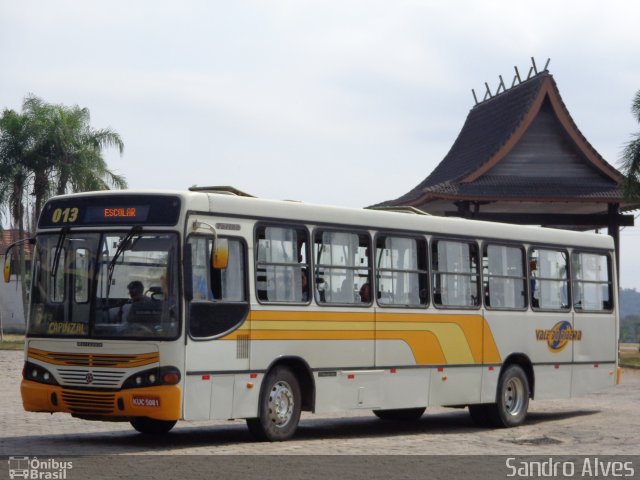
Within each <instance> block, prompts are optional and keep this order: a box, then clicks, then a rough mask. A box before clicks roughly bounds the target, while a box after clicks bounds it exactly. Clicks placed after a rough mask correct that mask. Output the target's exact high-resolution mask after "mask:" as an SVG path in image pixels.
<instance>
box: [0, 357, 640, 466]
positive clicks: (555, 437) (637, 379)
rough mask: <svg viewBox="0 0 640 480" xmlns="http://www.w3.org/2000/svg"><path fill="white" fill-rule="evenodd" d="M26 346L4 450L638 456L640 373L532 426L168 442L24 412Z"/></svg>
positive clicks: (378, 423)
mask: <svg viewBox="0 0 640 480" xmlns="http://www.w3.org/2000/svg"><path fill="white" fill-rule="evenodd" d="M22 358H23V354H22V352H17V351H0V385H1V389H0V455H2V456H4V455H23V456H33V455H39V456H64V455H121V454H145V455H146V454H149V455H186V454H188V455H217V454H221V455H224V454H226V455H229V454H241V455H250V454H260V455H281V454H297V455H362V454H367V455H371V454H375V455H386V454H391V455H396V454H404V455H407V454H408V455H414V454H415V455H433V454H464V455H474V454H475V455H487V454H494V455H611V454H626V455H637V454H640V421H639V420H638V417H639V414H640V370H626V369H625V370H624V372H623V379H622V384H621V385H619V386H618V387H616V388H615V389H611V390H608V391H606V392H602V393H594V394H590V395H587V396H584V397H581V398H577V399H570V400H556V401H533V402H532V403H531V404H530V412H531V413H530V416H529V420H528V421H527V423H526V424H525V425H524V426H522V427H518V428H514V429H483V428H477V427H475V426H474V425H473V423H472V422H471V420H470V418H469V415H468V413H467V411H466V410H456V409H444V408H433V409H428V410H427V413H426V414H425V415H424V416H423V417H422V419H421V420H420V421H418V422H414V423H410V424H404V423H400V424H398V423H389V422H385V421H382V420H379V419H377V418H376V417H374V416H373V415H372V414H371V412H369V411H363V412H350V413H342V414H336V415H322V416H319V415H307V414H305V415H304V416H303V419H302V421H301V424H300V427H299V430H298V434H297V435H296V437H295V438H294V439H293V440H291V441H288V442H283V443H260V442H255V441H254V440H253V439H252V437H251V436H250V435H249V433H248V431H247V429H246V426H245V423H244V421H226V422H197V423H189V422H181V423H179V424H178V425H177V426H176V428H174V430H173V431H172V432H171V433H170V434H168V435H166V436H164V437H162V438H148V437H145V436H142V435H139V434H137V433H136V432H135V431H134V430H133V429H132V428H131V427H130V426H129V424H128V423H104V422H87V421H83V420H77V419H74V418H72V417H71V416H69V415H66V414H54V415H49V414H43V413H28V412H24V411H23V410H22V404H21V400H20V392H19V385H20V379H21V371H22Z"/></svg>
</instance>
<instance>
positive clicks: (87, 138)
mask: <svg viewBox="0 0 640 480" xmlns="http://www.w3.org/2000/svg"><path fill="white" fill-rule="evenodd" d="M108 147H116V148H117V149H118V151H119V153H120V154H121V155H122V153H123V150H124V143H123V142H122V139H121V138H120V135H118V133H116V132H115V131H113V130H111V129H109V128H105V129H93V128H91V125H90V114H89V110H88V109H87V108H80V107H79V106H77V105H75V106H73V107H67V106H65V105H53V104H49V103H46V102H44V101H43V100H42V99H40V98H38V97H36V96H34V95H29V96H27V97H26V98H25V99H24V102H23V104H22V113H17V112H15V111H13V110H5V111H4V112H3V115H2V117H0V187H1V188H2V193H0V202H1V203H0V205H2V206H3V207H4V209H8V210H10V212H11V213H10V216H11V220H12V223H13V224H14V226H16V227H17V228H19V229H20V230H24V221H25V215H26V212H27V211H28V210H29V207H31V210H32V212H33V215H32V217H31V218H29V219H28V220H29V223H30V226H32V225H34V224H35V222H36V221H37V219H38V217H39V216H40V212H41V211H42V207H43V206H44V203H45V201H46V200H47V199H48V198H49V197H50V196H51V195H53V194H64V193H69V192H81V191H88V190H108V189H109V188H126V186H127V182H126V180H125V179H124V177H122V176H120V175H117V174H115V173H114V172H112V171H111V170H109V168H108V167H107V164H106V162H105V160H104V157H103V156H102V151H103V150H104V149H105V148H108ZM31 198H33V201H32V202H31V201H30V200H31Z"/></svg>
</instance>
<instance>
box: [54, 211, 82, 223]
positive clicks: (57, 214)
mask: <svg viewBox="0 0 640 480" xmlns="http://www.w3.org/2000/svg"><path fill="white" fill-rule="evenodd" d="M76 220H78V209H77V208H76V207H74V208H69V207H67V208H65V209H62V208H56V209H55V210H54V211H53V215H52V216H51V221H52V222H53V223H59V222H60V221H62V223H74V222H75V221H76Z"/></svg>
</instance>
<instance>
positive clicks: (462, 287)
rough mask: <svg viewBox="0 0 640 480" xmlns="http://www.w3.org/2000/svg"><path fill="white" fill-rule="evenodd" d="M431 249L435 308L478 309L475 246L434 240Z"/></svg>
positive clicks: (459, 242) (476, 254)
mask: <svg viewBox="0 0 640 480" xmlns="http://www.w3.org/2000/svg"><path fill="white" fill-rule="evenodd" d="M431 249H432V254H431V270H432V272H433V303H434V304H435V306H437V307H458V308H476V307H477V306H479V305H480V295H479V291H480V287H479V277H480V275H479V271H478V245H477V244H476V243H472V242H462V241H453V240H435V241H433V243H432V244H431Z"/></svg>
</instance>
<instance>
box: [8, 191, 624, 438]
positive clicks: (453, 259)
mask: <svg viewBox="0 0 640 480" xmlns="http://www.w3.org/2000/svg"><path fill="white" fill-rule="evenodd" d="M33 243H34V244H35V250H34V254H33V262H32V263H33V271H32V288H31V293H30V301H29V303H30V307H29V312H28V327H27V335H26V345H25V368H24V379H23V381H22V386H21V390H22V399H23V403H24V408H25V409H26V410H28V411H34V412H65V413H70V414H71V415H73V416H75V417H80V418H85V419H88V420H110V421H113V420H122V421H129V422H131V424H132V425H133V427H134V428H136V429H137V430H139V431H140V432H143V433H163V432H167V431H169V430H170V429H171V428H172V427H173V426H174V424H175V423H176V421H177V420H205V419H233V418H246V420H247V424H248V427H249V429H250V431H251V432H252V433H253V434H255V435H256V436H257V437H258V438H261V439H266V440H284V439H287V438H290V437H291V436H292V435H293V434H294V432H295V430H296V428H297V425H298V422H299V418H300V413H301V411H311V412H329V411H336V410H349V409H368V410H372V411H373V413H374V414H375V415H377V416H378V417H380V418H382V419H390V420H394V419H396V420H398V419H404V420H406V419H417V418H419V417H420V416H421V415H422V414H423V412H424V410H425V408H426V407H428V406H432V405H441V406H468V408H469V412H470V414H471V417H472V418H473V420H474V421H476V422H478V423H480V424H486V425H496V426H505V427H510V426H516V425H519V424H521V423H522V422H523V421H524V420H525V417H526V414H527V408H528V405H529V400H530V399H534V398H535V399H549V398H569V397H572V396H574V395H580V394H583V393H585V392H589V391H592V390H596V389H600V388H604V387H608V386H613V385H615V384H616V383H617V381H618V377H619V375H618V365H617V338H618V314H617V284H616V272H615V261H614V258H615V257H614V247H613V242H612V240H611V239H610V238H609V237H608V236H605V235H596V234H586V233H577V232H570V231H561V230H555V229H545V228H536V227H522V226H514V225H506V224H497V223H485V222H477V221H472V220H464V219H450V218H441V217H434V216H429V215H416V214H409V213H401V212H387V211H375V210H367V209H350V208H338V207H330V206H317V205H308V204H304V203H299V202H287V201H271V200H264V199H258V198H249V197H245V196H241V195H232V194H225V193H221V192H219V191H215V190H210V191H207V190H204V191H188V192H141V191H140V192H138V191H120V192H100V193H85V194H75V195H66V196H60V197H55V198H52V199H51V200H49V202H48V203H47V204H46V206H45V207H44V210H43V213H42V215H41V217H40V219H39V224H38V230H37V235H36V237H35V238H34V239H33ZM8 265H10V261H9V264H8ZM10 273H11V272H10V267H8V266H7V267H6V268H5V277H7V275H10Z"/></svg>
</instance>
